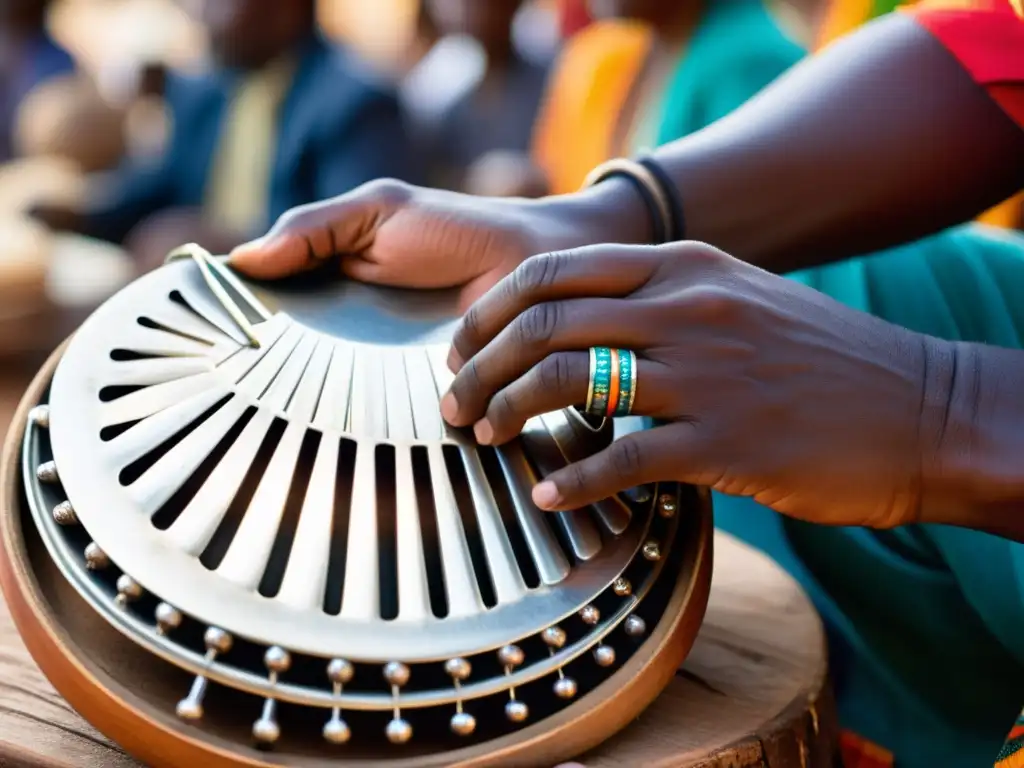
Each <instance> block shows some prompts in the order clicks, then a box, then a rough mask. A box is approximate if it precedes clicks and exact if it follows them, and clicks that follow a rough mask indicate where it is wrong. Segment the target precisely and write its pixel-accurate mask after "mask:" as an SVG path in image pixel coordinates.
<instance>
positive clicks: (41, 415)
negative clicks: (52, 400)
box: [28, 405, 50, 429]
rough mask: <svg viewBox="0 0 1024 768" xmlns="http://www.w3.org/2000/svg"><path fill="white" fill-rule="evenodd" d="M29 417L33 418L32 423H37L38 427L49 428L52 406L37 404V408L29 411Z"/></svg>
mask: <svg viewBox="0 0 1024 768" xmlns="http://www.w3.org/2000/svg"><path fill="white" fill-rule="evenodd" d="M28 417H29V419H31V420H32V423H33V424H35V425H36V426H37V427H42V428H43V429H49V427H50V406H48V405H37V406H36V407H35V408H33V409H32V410H31V411H30V412H29V414H28Z"/></svg>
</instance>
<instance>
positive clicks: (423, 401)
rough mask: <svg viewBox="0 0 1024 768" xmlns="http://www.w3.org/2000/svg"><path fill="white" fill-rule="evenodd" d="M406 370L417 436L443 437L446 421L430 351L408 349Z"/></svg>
mask: <svg viewBox="0 0 1024 768" xmlns="http://www.w3.org/2000/svg"><path fill="white" fill-rule="evenodd" d="M405 371H406V379H407V380H408V388H409V399H410V400H411V402H412V418H413V421H414V422H415V424H416V438H417V439H418V440H423V441H427V440H441V439H443V438H444V436H445V431H444V423H443V422H442V421H441V411H440V408H439V407H438V402H439V398H438V393H437V386H436V384H435V381H434V372H433V371H432V370H431V366H430V358H429V357H428V352H427V351H426V350H424V349H409V350H406V352H405Z"/></svg>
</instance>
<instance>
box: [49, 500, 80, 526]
mask: <svg viewBox="0 0 1024 768" xmlns="http://www.w3.org/2000/svg"><path fill="white" fill-rule="evenodd" d="M53 522H55V523H56V524H57V525H75V524H77V523H78V515H76V514H75V508H74V507H72V506H71V502H70V501H62V502H61V503H60V504H58V505H57V506H56V507H54V508H53Z"/></svg>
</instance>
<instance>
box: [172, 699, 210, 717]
mask: <svg viewBox="0 0 1024 768" xmlns="http://www.w3.org/2000/svg"><path fill="white" fill-rule="evenodd" d="M174 711H175V712H176V713H177V715H178V717H180V718H181V719H182V720H189V721H195V720H201V719H202V718H203V705H202V704H200V703H199V702H198V701H193V700H192V699H191V698H189V699H182V700H181V701H179V702H178V706H177V707H175V710H174Z"/></svg>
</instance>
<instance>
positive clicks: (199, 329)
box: [143, 298, 238, 347]
mask: <svg viewBox="0 0 1024 768" xmlns="http://www.w3.org/2000/svg"><path fill="white" fill-rule="evenodd" d="M143 311H144V313H145V317H148V318H149V319H150V320H153V321H155V322H157V323H159V324H160V325H163V326H165V327H167V328H171V329H173V330H175V331H177V332H178V333H181V334H185V335H187V336H192V337H194V338H196V339H199V340H201V341H205V342H206V343H207V344H209V345H210V346H211V347H212V346H216V345H217V344H230V346H231V347H236V346H238V344H237V342H236V340H235V339H234V338H232V337H231V336H229V335H227V334H225V333H223V332H222V331H220V329H219V328H217V327H216V326H214V325H212V324H211V323H208V322H207V321H206V320H204V319H203V318H201V317H199V316H198V315H197V314H196V313H195V312H191V311H189V310H188V309H186V308H185V307H184V306H182V305H181V304H179V303H178V302H176V301H174V300H172V299H170V298H168V299H167V301H163V302H161V303H159V304H156V305H154V306H152V307H146V308H145V309H144V310H143Z"/></svg>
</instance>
